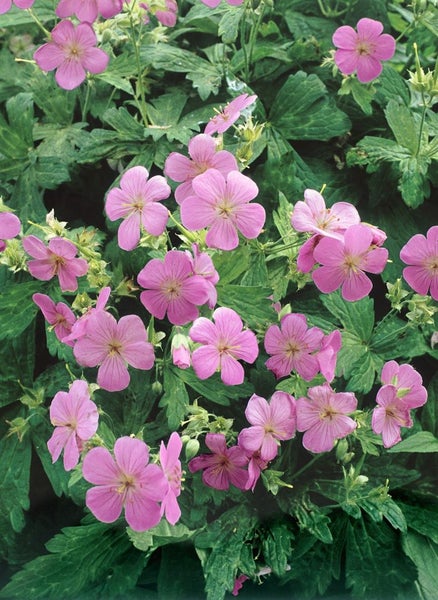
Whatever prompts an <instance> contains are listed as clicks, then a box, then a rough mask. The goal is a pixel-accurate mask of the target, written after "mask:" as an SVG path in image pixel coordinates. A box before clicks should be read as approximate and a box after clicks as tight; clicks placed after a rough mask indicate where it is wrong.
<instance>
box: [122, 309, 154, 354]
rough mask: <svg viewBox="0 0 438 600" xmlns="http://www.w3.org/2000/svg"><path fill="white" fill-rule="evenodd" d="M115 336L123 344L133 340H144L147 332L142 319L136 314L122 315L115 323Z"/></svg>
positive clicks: (130, 342) (142, 341) (133, 341)
mask: <svg viewBox="0 0 438 600" xmlns="http://www.w3.org/2000/svg"><path fill="white" fill-rule="evenodd" d="M117 337H118V338H119V339H120V341H121V343H122V344H123V346H125V345H128V344H132V343H135V342H141V343H144V342H146V340H147V333H146V329H145V327H144V324H143V321H142V320H141V319H140V317H139V316H138V315H126V316H124V317H122V318H121V319H120V321H119V322H118V324H117ZM122 352H123V349H122Z"/></svg>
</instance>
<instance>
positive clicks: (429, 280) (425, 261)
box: [400, 225, 438, 300]
mask: <svg viewBox="0 0 438 600" xmlns="http://www.w3.org/2000/svg"><path fill="white" fill-rule="evenodd" d="M400 258H401V260H402V261H403V262H404V263H405V264H407V265H409V266H408V267H405V268H404V269H403V277H404V278H405V279H406V281H407V282H408V283H409V285H410V286H411V288H412V289H413V290H415V291H416V292H417V294H422V295H426V294H427V293H428V292H429V290H430V295H431V296H432V298H433V299H434V300H438V225H434V226H433V227H431V228H430V229H429V230H428V232H427V234H426V237H425V236H424V235H422V234H421V233H417V234H416V235H414V236H413V237H411V239H410V240H409V241H408V242H407V243H406V244H405V245H404V246H403V248H402V249H401V251H400Z"/></svg>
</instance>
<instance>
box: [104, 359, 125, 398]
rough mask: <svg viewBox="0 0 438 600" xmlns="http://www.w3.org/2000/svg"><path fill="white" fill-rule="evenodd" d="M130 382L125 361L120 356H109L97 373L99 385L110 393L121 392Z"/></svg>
mask: <svg viewBox="0 0 438 600" xmlns="http://www.w3.org/2000/svg"><path fill="white" fill-rule="evenodd" d="M129 381H130V376H129V373H128V368H127V366H126V364H125V361H124V360H123V359H122V358H121V357H120V356H119V355H118V354H115V355H113V356H112V355H110V354H108V355H107V356H106V357H105V359H104V360H103V362H102V364H101V365H100V367H99V370H98V372H97V383H98V385H100V387H102V388H103V389H104V390H108V391H109V392H120V391H121V390H124V389H125V388H127V387H128V385H129Z"/></svg>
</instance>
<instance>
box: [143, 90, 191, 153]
mask: <svg viewBox="0 0 438 600" xmlns="http://www.w3.org/2000/svg"><path fill="white" fill-rule="evenodd" d="M186 102H187V96H186V94H182V93H178V92H173V93H169V94H164V95H162V96H159V97H158V98H156V99H154V100H153V101H152V102H151V104H149V105H148V116H149V118H150V121H151V124H150V125H149V126H148V127H146V129H145V135H150V136H151V137H152V138H153V139H154V141H156V140H158V139H160V137H162V136H163V135H165V136H166V137H167V139H168V140H169V142H173V141H174V140H177V141H179V142H181V143H182V144H187V142H188V141H189V139H190V138H191V136H192V135H193V131H197V130H198V123H197V121H196V120H194V121H193V122H192V123H190V122H188V120H187V119H181V114H182V111H183V109H184V106H185V104H186Z"/></svg>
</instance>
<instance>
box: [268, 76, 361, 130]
mask: <svg viewBox="0 0 438 600" xmlns="http://www.w3.org/2000/svg"><path fill="white" fill-rule="evenodd" d="M269 120H270V121H271V123H272V126H273V127H275V128H276V129H277V130H278V131H279V132H281V134H282V135H283V136H284V137H285V138H287V139H290V140H323V141H326V140H329V139H331V138H333V137H336V136H340V135H344V134H345V133H346V132H347V131H348V130H349V128H350V126H351V123H350V120H349V118H348V117H347V115H346V114H345V113H343V112H342V111H341V110H339V109H338V108H337V107H336V104H335V103H334V101H333V100H331V99H330V98H329V96H328V92H327V89H326V87H325V85H324V84H323V83H322V81H321V80H320V79H319V78H318V77H317V76H316V75H313V74H312V75H307V74H306V73H304V72H303V71H299V72H298V73H296V74H295V75H290V76H289V77H288V79H287V80H286V83H285V84H284V85H283V87H282V88H281V89H280V91H279V92H278V94H277V96H276V98H275V99H274V102H273V104H272V107H271V112H270V115H269Z"/></svg>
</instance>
